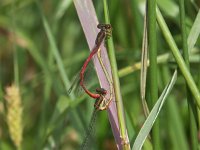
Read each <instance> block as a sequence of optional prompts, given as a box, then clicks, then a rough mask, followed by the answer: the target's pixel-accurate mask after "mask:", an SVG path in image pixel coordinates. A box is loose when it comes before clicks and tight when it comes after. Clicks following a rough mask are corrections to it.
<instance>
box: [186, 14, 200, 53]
mask: <svg viewBox="0 0 200 150" xmlns="http://www.w3.org/2000/svg"><path fill="white" fill-rule="evenodd" d="M199 24H200V10H199V12H198V14H197V16H196V19H195V21H194V24H193V26H192V28H191V30H190V33H189V35H188V39H187V43H188V50H189V51H190V52H191V50H192V49H193V47H194V45H195V43H196V41H197V39H198V37H199V34H200V25H199Z"/></svg>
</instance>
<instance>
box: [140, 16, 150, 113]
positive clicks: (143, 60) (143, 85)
mask: <svg viewBox="0 0 200 150" xmlns="http://www.w3.org/2000/svg"><path fill="white" fill-rule="evenodd" d="M146 25H147V19H146V13H145V16H144V30H143V42H142V54H141V55H142V56H141V72H140V95H141V100H142V107H143V110H144V114H145V116H146V117H147V116H148V115H149V109H148V106H147V103H146V98H145V95H146V78H147V67H148V41H147V40H148V39H147V26H146Z"/></svg>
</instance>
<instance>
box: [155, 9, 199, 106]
mask: <svg viewBox="0 0 200 150" xmlns="http://www.w3.org/2000/svg"><path fill="white" fill-rule="evenodd" d="M156 10H157V11H156V17H157V22H158V25H159V26H160V28H161V30H162V32H163V35H164V37H165V39H166V41H167V43H168V45H169V47H170V49H171V51H172V53H173V55H174V58H175V60H176V62H177V64H178V66H179V68H180V70H181V72H182V74H183V76H184V78H185V80H186V82H187V84H188V86H189V88H190V91H191V92H192V95H193V96H194V97H195V100H196V104H197V106H198V107H199V108H200V93H199V90H198V88H197V86H196V84H195V82H194V80H193V78H192V76H191V74H190V72H189V71H188V69H187V66H186V64H185V62H184V60H183V57H182V56H181V54H180V52H179V49H178V47H177V46H176V43H175V41H174V39H173V37H172V35H171V33H170V31H169V29H168V27H167V25H166V23H165V21H164V19H163V16H162V14H161V13H160V11H159V9H158V8H157V9H156Z"/></svg>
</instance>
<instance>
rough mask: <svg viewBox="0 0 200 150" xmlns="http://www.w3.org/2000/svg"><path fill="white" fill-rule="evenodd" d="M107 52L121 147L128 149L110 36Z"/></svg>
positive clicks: (106, 12) (107, 20)
mask: <svg viewBox="0 0 200 150" xmlns="http://www.w3.org/2000/svg"><path fill="white" fill-rule="evenodd" d="M103 3H104V14H105V22H106V23H110V20H109V13H108V7H107V0H103ZM108 54H109V58H110V63H111V70H112V77H113V84H114V91H115V98H116V106H117V113H118V121H119V128H120V136H121V140H122V148H123V149H124V150H129V149H130V144H129V139H128V135H127V129H126V123H125V117H124V107H123V102H122V96H121V91H120V82H119V77H118V70H117V62H116V58H115V51H114V44H113V40H112V37H111V38H110V39H109V40H108Z"/></svg>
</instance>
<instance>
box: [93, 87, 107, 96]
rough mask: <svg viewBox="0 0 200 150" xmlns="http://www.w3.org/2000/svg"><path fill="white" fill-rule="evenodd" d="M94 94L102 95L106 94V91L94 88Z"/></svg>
mask: <svg viewBox="0 0 200 150" xmlns="http://www.w3.org/2000/svg"><path fill="white" fill-rule="evenodd" d="M96 92H97V93H98V94H102V95H105V94H107V91H106V90H105V89H104V88H96Z"/></svg>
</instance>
